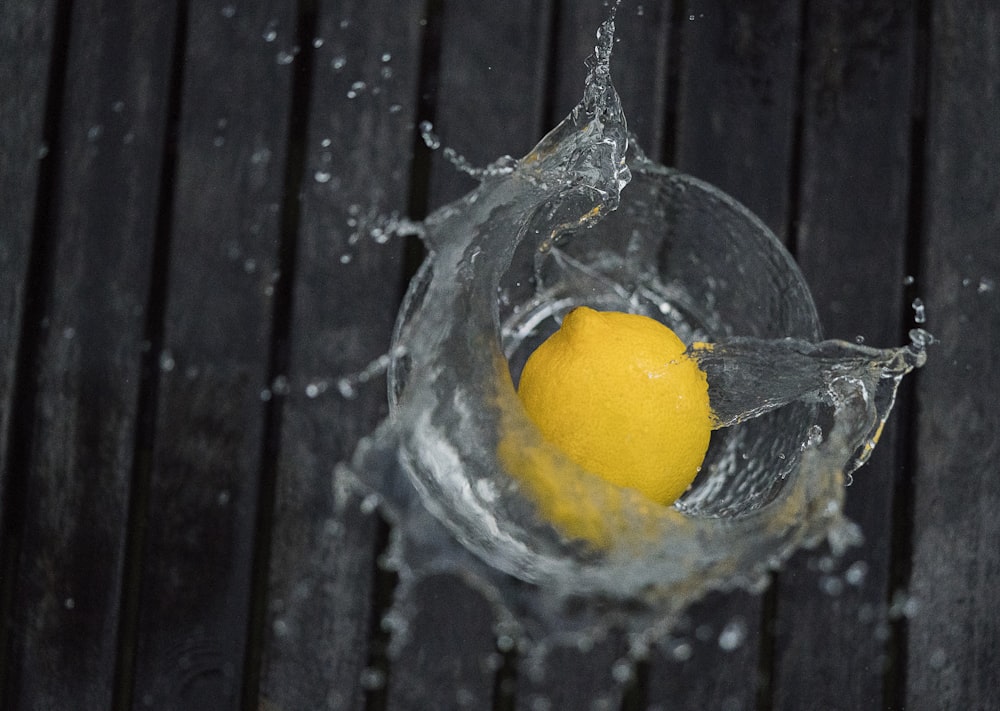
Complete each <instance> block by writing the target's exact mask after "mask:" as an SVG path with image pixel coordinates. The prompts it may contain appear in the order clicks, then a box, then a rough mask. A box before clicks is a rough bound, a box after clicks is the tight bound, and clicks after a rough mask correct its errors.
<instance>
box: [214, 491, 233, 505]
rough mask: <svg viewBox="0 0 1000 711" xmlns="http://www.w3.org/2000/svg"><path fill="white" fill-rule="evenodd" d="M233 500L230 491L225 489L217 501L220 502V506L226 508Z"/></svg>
mask: <svg viewBox="0 0 1000 711" xmlns="http://www.w3.org/2000/svg"><path fill="white" fill-rule="evenodd" d="M232 498H233V495H232V493H231V492H230V491H229V489H223V490H222V491H220V492H219V495H218V496H217V497H216V501H217V502H218V504H219V506H225V505H226V504H228V503H229V502H230V500H231V499H232Z"/></svg>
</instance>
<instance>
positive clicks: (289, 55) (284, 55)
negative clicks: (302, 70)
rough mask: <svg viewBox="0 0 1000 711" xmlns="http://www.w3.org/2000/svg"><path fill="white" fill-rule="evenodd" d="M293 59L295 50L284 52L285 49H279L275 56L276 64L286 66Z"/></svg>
mask: <svg viewBox="0 0 1000 711" xmlns="http://www.w3.org/2000/svg"><path fill="white" fill-rule="evenodd" d="M294 61H295V52H286V51H285V50H281V51H280V52H278V56H277V62H278V64H280V65H282V66H286V65H288V64H291V63H292V62H294Z"/></svg>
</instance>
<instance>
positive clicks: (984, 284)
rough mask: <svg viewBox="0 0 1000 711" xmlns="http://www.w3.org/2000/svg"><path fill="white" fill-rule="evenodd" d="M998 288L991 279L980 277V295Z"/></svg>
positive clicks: (978, 290) (978, 288)
mask: <svg viewBox="0 0 1000 711" xmlns="http://www.w3.org/2000/svg"><path fill="white" fill-rule="evenodd" d="M995 288H996V282H995V281H993V280H992V279H990V278H989V277H980V279H979V286H977V287H976V291H977V292H978V293H980V294H985V293H987V292H990V291H993V290H994V289H995Z"/></svg>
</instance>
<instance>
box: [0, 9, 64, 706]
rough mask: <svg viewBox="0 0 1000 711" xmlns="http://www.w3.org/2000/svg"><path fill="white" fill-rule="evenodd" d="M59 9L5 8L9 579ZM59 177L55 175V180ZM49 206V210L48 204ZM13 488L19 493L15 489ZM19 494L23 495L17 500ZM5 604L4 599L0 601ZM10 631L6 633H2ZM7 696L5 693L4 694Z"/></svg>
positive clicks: (0, 328)
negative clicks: (17, 430)
mask: <svg viewBox="0 0 1000 711" xmlns="http://www.w3.org/2000/svg"><path fill="white" fill-rule="evenodd" d="M55 12H56V3H55V1H54V0H50V2H32V1H31V0H21V1H19V2H8V3H4V5H3V7H0V46H3V47H4V51H3V52H2V53H0V77H3V83H4V87H5V89H4V91H3V92H0V205H4V206H5V209H4V210H3V211H2V212H0V235H3V238H2V239H0V550H3V551H4V552H5V553H4V554H3V556H2V558H0V560H2V561H3V562H2V563H0V565H3V568H2V570H3V572H2V573H0V575H4V576H5V577H8V578H9V575H10V572H9V571H10V567H9V566H11V565H12V564H13V555H14V553H15V548H16V542H15V541H14V540H13V539H12V538H11V535H13V532H9V531H8V526H13V525H14V524H13V523H11V522H10V521H9V520H8V519H7V517H6V516H5V514H4V511H5V508H7V507H8V506H16V504H15V502H13V501H11V500H10V497H11V496H15V495H17V496H19V494H20V487H18V486H17V485H14V484H13V478H14V477H15V476H16V475H15V474H14V472H13V471H11V469H10V468H9V467H8V446H9V442H10V431H11V427H12V426H13V416H14V412H15V410H16V409H17V406H16V399H15V398H16V395H15V392H16V390H17V378H18V373H17V363H18V353H19V352H20V349H21V346H22V340H21V335H22V331H23V329H24V326H25V323H24V319H25V318H26V315H25V309H26V305H27V300H28V298H29V293H28V290H29V289H30V288H31V287H30V285H29V283H28V281H29V280H28V273H29V254H30V250H31V245H32V234H33V231H34V221H35V216H36V213H37V211H38V202H37V194H36V191H37V189H38V183H39V175H40V165H41V161H43V160H45V158H46V157H47V155H48V150H49V149H48V147H46V146H45V145H44V141H45V130H46V128H45V111H46V97H47V95H48V94H49V86H50V80H51V77H50V66H51V64H50V62H51V55H52V43H53V35H54V33H55ZM51 172H52V171H48V174H51ZM43 204H44V203H43ZM12 486H14V487H15V488H14V489H12ZM15 491H16V493H14V492H15ZM3 600H5V597H4V596H3V595H0V601H3ZM0 629H2V625H0ZM3 642H4V638H3V635H2V634H0V678H2V676H3V672H2V668H3V659H4V658H5V656H4V652H3V649H2V647H3ZM0 693H2V689H0Z"/></svg>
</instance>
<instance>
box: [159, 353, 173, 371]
mask: <svg viewBox="0 0 1000 711" xmlns="http://www.w3.org/2000/svg"><path fill="white" fill-rule="evenodd" d="M176 365H177V361H175V360H174V356H173V354H172V353H171V352H170V351H169V350H168V349H163V350H162V351H160V370H162V371H163V372H165V373H169V372H170V371H171V370H173V369H174V367H175V366H176Z"/></svg>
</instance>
